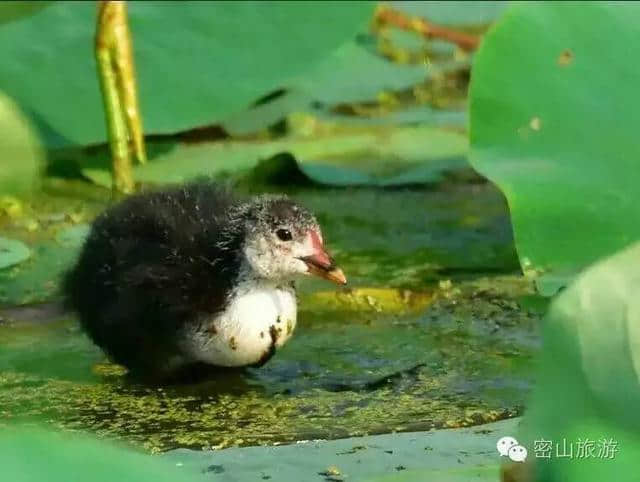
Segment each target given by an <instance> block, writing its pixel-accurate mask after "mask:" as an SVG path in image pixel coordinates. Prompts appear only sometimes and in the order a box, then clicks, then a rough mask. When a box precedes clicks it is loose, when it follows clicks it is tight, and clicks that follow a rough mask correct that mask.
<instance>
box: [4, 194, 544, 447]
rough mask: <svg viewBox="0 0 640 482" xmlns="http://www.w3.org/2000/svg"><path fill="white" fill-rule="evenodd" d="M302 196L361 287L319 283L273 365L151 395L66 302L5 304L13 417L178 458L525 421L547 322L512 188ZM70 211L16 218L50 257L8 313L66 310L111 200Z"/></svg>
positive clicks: (19, 277) (12, 285) (22, 283)
mask: <svg viewBox="0 0 640 482" xmlns="http://www.w3.org/2000/svg"><path fill="white" fill-rule="evenodd" d="M271 189H272V190H279V189H276V188H271ZM289 191H290V194H291V195H292V196H293V197H295V198H296V199H298V200H300V201H302V202H303V203H304V204H306V205H308V206H309V207H310V208H311V209H312V210H313V211H314V212H316V213H317V215H318V217H319V219H320V222H321V224H322V225H323V226H325V232H326V238H327V241H328V243H329V245H330V247H331V248H332V250H333V251H334V252H335V256H336V258H337V260H338V261H339V262H340V264H341V265H342V266H343V267H344V269H345V272H346V273H347V274H348V276H349V279H350V282H351V285H350V289H349V290H345V291H334V290H332V289H331V288H329V287H328V286H327V285H326V284H324V283H321V282H317V283H314V282H305V283H303V284H301V288H300V297H301V301H300V314H299V318H300V325H299V328H298V329H297V330H298V331H297V333H296V336H295V337H294V339H293V341H292V342H291V343H289V344H288V345H287V346H286V347H285V348H284V349H283V350H281V351H280V353H278V355H277V356H276V357H275V358H274V359H273V360H272V361H271V362H270V363H269V364H267V365H266V366H265V367H263V368H262V369H251V370H247V371H245V372H237V373H236V372H234V373H230V374H227V375H226V376H221V377H220V378H218V379H216V380H213V381H209V382H203V383H199V384H193V385H187V386H168V387H149V386H142V385H139V384H135V383H133V382H131V381H130V380H128V378H127V377H126V374H125V373H124V372H123V370H122V369H121V368H120V367H117V366H115V365H112V364H109V363H108V362H107V361H106V360H105V359H104V356H103V355H102V354H101V352H100V351H99V350H98V349H97V348H95V347H94V346H93V345H92V344H91V343H90V342H89V341H88V339H87V338H86V337H85V336H84V335H83V334H82V333H81V332H80V331H79V328H78V325H77V324H76V322H75V320H73V319H70V318H69V317H68V316H67V315H64V314H61V313H60V312H59V311H57V310H55V309H53V310H50V313H51V314H50V318H51V319H53V320H58V321H56V322H52V321H51V320H50V321H49V322H43V321H45V318H46V315H42V316H39V315H38V313H37V306H36V307H29V308H26V307H25V308H22V309H20V308H14V309H11V310H8V309H7V308H5V309H4V310H2V311H3V314H2V316H3V318H4V320H5V321H4V324H3V325H0V345H1V346H2V347H3V349H2V350H0V407H2V414H3V418H5V419H6V420H14V421H15V420H25V419H26V420H39V421H45V422H46V423H49V424H52V425H54V426H56V427H62V428H64V429H66V430H71V429H73V430H78V429H81V430H87V431H89V432H93V433H97V434H99V435H100V436H108V437H115V438H120V439H124V440H127V441H130V442H133V443H134V444H136V445H138V446H140V447H143V448H145V449H147V450H150V451H165V450H168V449H171V448H176V447H190V448H197V449H199V448H202V447H225V446H246V445H261V444H272V443H276V442H293V441H296V440H301V439H314V438H338V437H346V436H352V435H362V434H366V433H386V432H389V431H392V430H398V431H407V430H420V429H429V428H431V427H456V426H465V425H477V424H479V423H483V422H489V421H492V420H497V419H501V418H505V417H511V416H514V415H516V414H518V413H519V412H520V409H521V406H522V404H523V402H524V399H525V396H526V394H527V393H528V390H529V387H530V384H531V378H530V375H529V373H530V367H531V363H532V358H531V357H532V356H533V355H534V354H535V353H536V351H537V343H538V342H537V329H538V328H537V325H538V319H539V312H538V311H536V310H533V311H530V310H528V309H526V308H522V307H521V306H520V305H519V300H520V299H521V297H523V296H525V295H526V296H529V297H532V296H534V293H533V292H532V287H531V286H530V284H529V283H528V282H527V281H526V280H524V279H522V278H520V277H518V276H517V275H515V274H514V272H515V271H516V270H517V260H516V258H515V254H514V252H513V245H512V240H511V236H510V232H509V225H508V219H507V216H506V211H505V206H504V201H503V199H502V197H501V196H500V195H499V193H498V192H497V191H496V190H495V189H494V188H492V187H491V186H490V185H486V184H484V185H483V184H479V185H472V186H469V185H455V184H452V185H451V186H448V187H447V186H442V187H441V188H440V189H435V190H426V189H397V190H376V189H362V188H358V189H347V190H339V189H308V188H306V189H301V188H295V189H290V190H289ZM58 203H59V201H58V202H54V201H50V202H48V203H45V204H46V205H47V210H49V211H50V212H47V210H43V212H41V213H39V214H38V215H37V216H35V217H36V219H37V220H38V223H39V226H40V227H41V229H38V230H36V231H35V232H31V231H29V230H28V229H27V228H25V227H24V226H22V225H20V224H19V223H18V224H16V222H15V221H12V222H10V224H9V226H10V231H11V233H12V235H14V236H15V237H16V238H17V239H19V238H21V237H23V238H24V239H25V240H32V241H31V243H32V244H33V246H36V247H37V246H41V245H42V249H41V250H40V248H36V249H35V254H34V257H33V260H34V261H36V262H34V263H33V264H29V263H31V261H29V263H24V264H23V265H20V266H19V267H17V268H20V269H16V270H15V271H14V272H12V276H11V278H7V279H2V281H1V285H0V286H1V287H2V289H3V290H4V296H5V298H4V300H5V302H6V301H7V300H9V301H11V302H24V301H30V302H32V301H36V300H37V301H46V300H55V298H56V297H55V293H56V291H55V287H56V279H57V278H56V273H60V272H61V271H62V270H63V269H64V267H65V266H68V264H69V263H70V261H71V259H72V258H73V256H74V255H75V253H76V252H77V247H78V244H79V242H80V240H81V239H82V235H83V233H85V232H86V231H85V229H86V228H85V224H84V223H86V222H87V221H88V220H90V219H91V217H92V216H93V215H94V214H95V213H96V212H99V210H100V209H99V206H101V205H104V204H101V203H100V202H95V203H93V204H91V203H88V204H86V205H85V207H84V210H79V207H78V206H77V205H76V204H74V202H73V201H72V200H71V199H68V200H66V201H65V202H64V203H62V205H60V204H58ZM65 205H66V206H68V209H69V210H70V211H71V212H72V213H73V212H75V213H76V214H77V213H78V212H80V213H82V214H77V215H76V217H75V220H76V221H77V222H74V221H73V220H71V219H70V218H69V216H68V214H69V212H65V211H64V210H63V211H62V212H63V213H64V215H62V216H60V214H59V212H60V211H59V209H61V207H63V206H65ZM364 207H366V208H364ZM25 210H26V212H25V215H27V216H31V215H32V214H33V213H31V211H30V207H29V206H28V205H26V206H25ZM368 213H372V214H374V215H371V216H370V215H367V214H368ZM52 217H53V218H52ZM45 219H52V220H51V221H50V225H45V222H44V220H45ZM51 238H57V240H55V239H53V240H52V239H51ZM47 250H51V251H50V252H49V251H47ZM47 253H49V254H47ZM47 260H49V261H47ZM492 272H493V273H495V274H493V275H491V276H487V274H488V273H492ZM49 282H51V283H50V284H48V283H49ZM45 308H46V305H45V306H43V308H42V309H43V310H45V311H46V309H45ZM47 309H48V308H47ZM21 310H22V311H21ZM24 310H27V311H24ZM28 310H31V311H28ZM30 320H33V322H31V321H30ZM36 320H37V321H36ZM143 407H144V408H143ZM328 421H331V423H328Z"/></svg>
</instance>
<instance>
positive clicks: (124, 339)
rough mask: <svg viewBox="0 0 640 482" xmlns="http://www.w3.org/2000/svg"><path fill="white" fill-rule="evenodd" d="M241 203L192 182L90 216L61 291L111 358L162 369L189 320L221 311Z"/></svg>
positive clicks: (236, 246) (134, 367)
mask: <svg viewBox="0 0 640 482" xmlns="http://www.w3.org/2000/svg"><path fill="white" fill-rule="evenodd" d="M238 205H239V204H238V201H236V200H235V199H234V198H233V197H232V196H231V195H230V194H229V193H228V192H226V191H224V190H222V189H220V188H218V187H216V186H215V185H212V184H209V183H206V182H197V183H192V184H188V185H185V186H183V187H176V188H172V189H169V190H166V191H162V192H151V193H145V194H140V195H135V196H132V197H130V198H128V199H126V200H125V201H123V202H122V203H120V204H117V205H115V206H113V207H112V208H110V209H108V210H107V211H106V212H104V213H103V214H102V215H100V216H98V217H97V218H96V220H95V221H94V223H93V226H92V229H91V232H90V234H89V237H88V238H87V241H86V243H85V245H84V247H83V250H82V252H81V254H80V257H79V259H78V261H77V263H76V265H75V266H74V267H73V269H72V270H70V271H69V272H68V274H67V275H66V278H65V280H64V283H63V291H64V297H65V302H66V305H67V307H69V308H70V309H72V310H74V311H75V312H77V313H78V316H79V319H80V322H81V325H82V327H83V328H84V330H85V331H86V333H87V334H88V335H89V336H90V337H91V339H92V340H93V341H94V342H95V343H96V345H98V346H99V347H101V348H102V349H103V350H104V351H105V352H106V353H107V354H108V355H109V356H110V357H111V358H112V359H113V360H114V361H115V362H117V363H120V364H123V365H125V366H127V367H128V368H129V369H130V370H131V371H132V372H141V373H149V372H158V371H162V369H163V367H164V366H166V364H167V363H168V362H169V360H170V359H171V357H172V356H178V355H179V353H180V349H179V347H178V346H177V340H178V334H179V332H180V330H182V329H183V328H184V326H185V324H186V323H195V322H197V320H198V319H200V318H201V317H202V316H207V315H211V314H215V313H216V312H218V311H220V310H222V309H223V308H224V306H225V303H226V300H227V297H228V294H229V292H230V290H231V289H232V286H233V283H234V281H235V278H234V276H237V273H238V271H239V268H240V262H241V260H240V250H241V245H242V237H243V233H242V223H240V222H238V220H237V219H234V218H233V213H234V212H237V210H234V207H236V206H238Z"/></svg>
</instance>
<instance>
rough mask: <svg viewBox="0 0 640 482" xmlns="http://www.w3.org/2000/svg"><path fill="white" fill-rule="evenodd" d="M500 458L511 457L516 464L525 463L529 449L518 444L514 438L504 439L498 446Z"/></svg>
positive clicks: (499, 441)
mask: <svg viewBox="0 0 640 482" xmlns="http://www.w3.org/2000/svg"><path fill="white" fill-rule="evenodd" d="M496 448H497V449H498V453H499V454H500V457H509V458H510V459H511V460H513V461H514V462H524V461H525V460H526V458H527V449H526V448H524V447H523V446H522V445H520V444H518V441H517V440H516V439H515V438H513V437H502V438H501V439H500V440H498V443H497V444H496Z"/></svg>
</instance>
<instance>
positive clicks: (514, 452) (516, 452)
mask: <svg viewBox="0 0 640 482" xmlns="http://www.w3.org/2000/svg"><path fill="white" fill-rule="evenodd" d="M508 455H509V458H510V459H511V460H513V461H514V462H524V461H525V460H526V459H527V449H525V448H524V447H523V446H522V445H514V446H513V447H511V448H510V449H509V454H508Z"/></svg>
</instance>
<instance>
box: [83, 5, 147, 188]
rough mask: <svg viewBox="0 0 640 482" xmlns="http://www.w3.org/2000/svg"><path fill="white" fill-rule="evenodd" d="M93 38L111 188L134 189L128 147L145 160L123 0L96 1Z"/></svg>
mask: <svg viewBox="0 0 640 482" xmlns="http://www.w3.org/2000/svg"><path fill="white" fill-rule="evenodd" d="M95 40H96V41H95V55H96V60H97V63H98V77H99V79H100V87H101V90H102V98H103V101H104V109H105V118H106V124H107V131H108V132H107V133H108V138H109V146H110V148H111V155H112V176H113V189H114V191H115V192H117V193H122V194H129V193H131V192H133V190H134V180H133V172H132V167H131V150H133V154H134V156H135V157H136V159H137V160H138V161H139V162H141V163H144V162H145V161H146V153H145V148H144V136H143V129H142V121H141V117H140V110H139V109H138V99H137V88H136V80H135V71H134V67H133V54H132V48H131V37H130V34H129V29H128V25H127V13H126V5H125V2H120V1H101V2H100V3H99V4H98V24H97V32H96V39H95ZM130 143H131V144H132V146H131V147H132V149H131V147H130Z"/></svg>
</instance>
